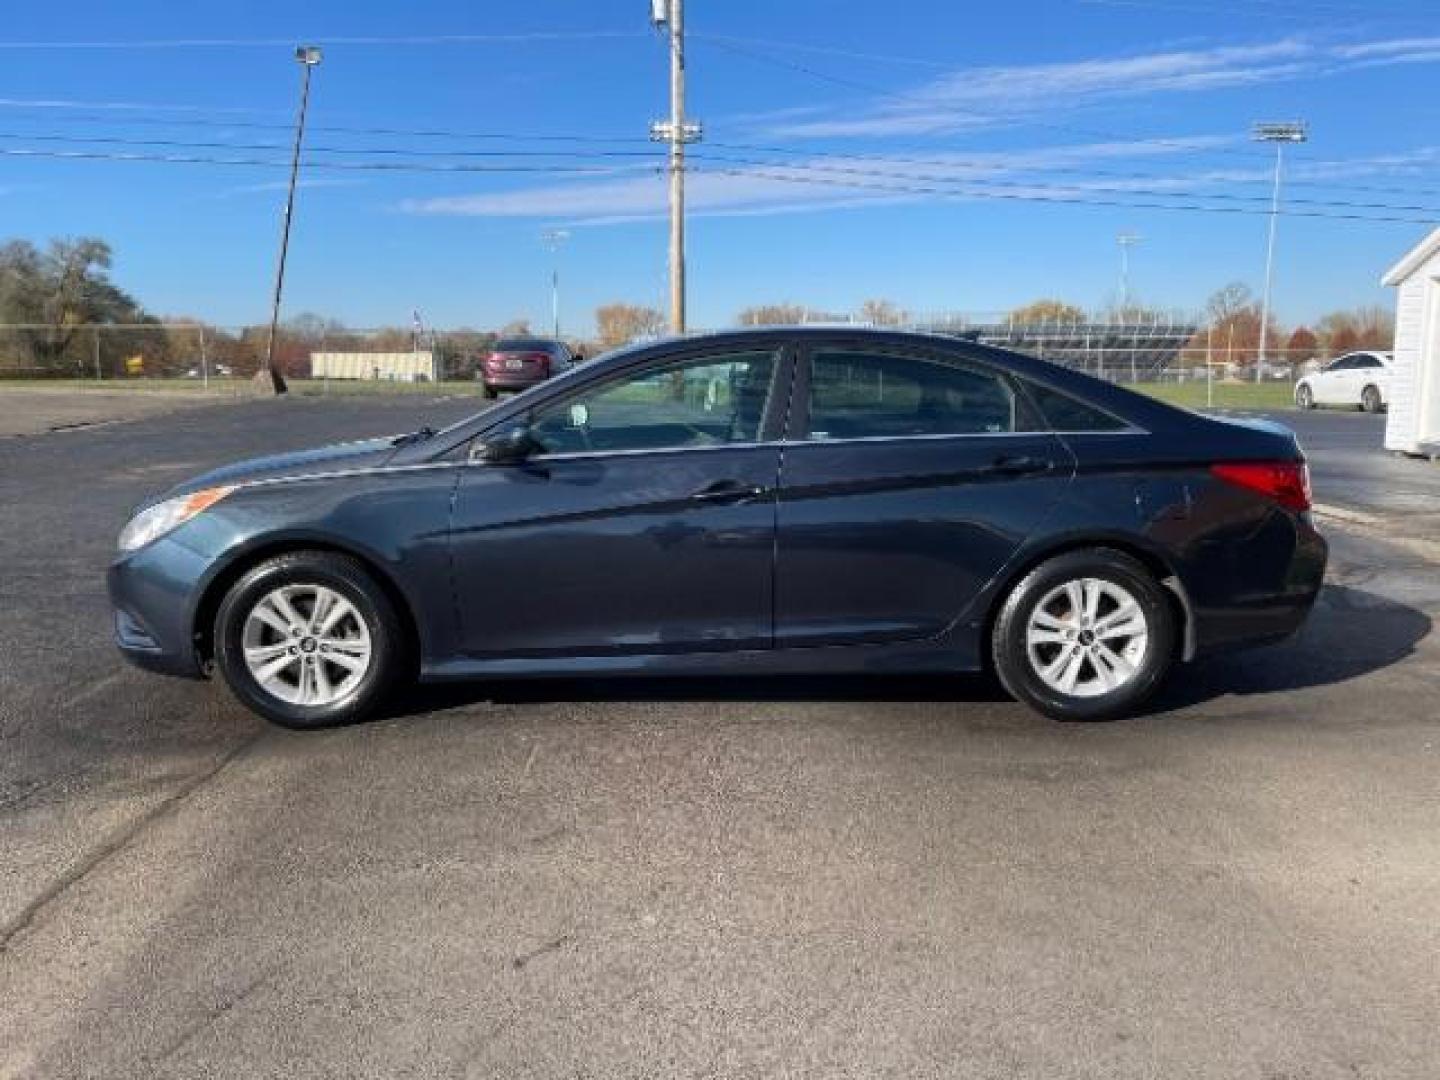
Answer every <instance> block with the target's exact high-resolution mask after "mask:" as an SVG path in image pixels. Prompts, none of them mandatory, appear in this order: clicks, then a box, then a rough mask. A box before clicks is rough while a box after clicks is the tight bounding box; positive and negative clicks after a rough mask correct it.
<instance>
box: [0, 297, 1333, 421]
mask: <svg viewBox="0 0 1440 1080" xmlns="http://www.w3.org/2000/svg"><path fill="white" fill-rule="evenodd" d="M856 325H864V324H856ZM905 326H906V327H907V328H912V329H920V330H927V331H931V332H939V333H945V334H952V335H954V336H957V337H962V338H966V339H969V340H975V341H980V342H984V343H986V344H993V345H998V346H1002V347H1004V348H1008V349H1013V350H1015V351H1017V352H1022V353H1026V354H1028V355H1032V356H1036V357H1039V358H1041V359H1044V360H1048V361H1051V362H1053V363H1057V364H1061V365H1064V366H1066V367H1071V368H1074V369H1077V370H1080V371H1083V372H1086V373H1087V374H1090V375H1095V376H1097V377H1100V378H1103V379H1107V380H1110V381H1112V382H1119V383H1125V384H1133V385H1135V386H1136V387H1137V389H1141V390H1146V391H1148V392H1152V393H1155V394H1156V395H1157V396H1160V397H1164V398H1167V399H1170V400H1174V401H1178V402H1180V403H1183V404H1187V405H1198V406H1213V407H1232V406H1253V407H1262V408H1276V407H1282V406H1285V405H1288V404H1290V403H1291V402H1293V393H1294V384H1295V381H1296V380H1297V379H1298V378H1300V377H1301V376H1302V375H1304V374H1306V373H1308V372H1310V371H1313V370H1316V369H1318V368H1319V367H1320V366H1322V364H1323V363H1325V362H1326V361H1327V360H1328V359H1329V357H1327V356H1326V355H1324V354H1323V353H1320V352H1316V351H1313V350H1312V351H1305V352H1291V351H1287V350H1284V349H1276V348H1271V349H1267V351H1266V356H1265V359H1264V361H1263V362H1259V360H1258V349H1257V348H1256V346H1255V344H1254V343H1253V342H1250V343H1240V342H1237V341H1236V340H1235V338H1234V336H1233V335H1227V334H1225V333H1224V332H1222V331H1220V330H1215V331H1213V332H1212V331H1211V330H1210V329H1209V328H1207V327H1204V326H1202V325H1198V324H1196V323H1194V322H1186V321H1184V320H1181V319H1174V320H1165V319H1156V320H1153V321H1145V322H1099V321H1097V322H1074V323H1025V324H1021V323H1013V322H1008V321H1004V320H1002V319H999V318H994V317H991V318H974V317H967V316H958V315H946V316H943V317H932V318H925V319H920V318H911V319H908V320H906V322H905ZM267 338H268V328H267V327H264V326H215V325H204V324H199V323H143V324H132V325H82V326H61V327H54V326H39V325H18V326H17V325H0V385H3V384H5V383H12V384H13V383H21V382H23V383H30V384H39V385H49V386H53V387H55V388H59V387H61V386H67V387H73V388H74V389H76V390H77V391H83V390H86V389H96V388H103V389H107V390H118V389H136V390H145V389H149V390H165V391H172V392H177V393H180V392H187V393H207V394H212V395H225V394H231V395H236V396H239V395H244V394H249V393H251V392H252V386H251V380H252V379H253V378H254V376H255V374H256V372H257V371H259V370H260V369H261V368H262V367H263V366H264V363H265V355H266V345H267ZM496 338H497V335H496V334H494V333H489V332H484V331H478V330H470V329H460V330H429V329H427V330H424V331H423V332H418V333H416V332H410V331H405V330H397V329H394V328H390V329H381V330H351V329H343V330H342V329H333V330H320V331H317V332H313V333H300V332H297V331H296V330H294V329H293V328H291V327H282V328H281V331H280V333H279V335H278V336H277V339H276V342H275V350H274V351H275V361H276V366H277V367H278V368H279V369H280V371H281V373H282V374H283V375H284V377H285V379H286V381H287V383H288V384H289V387H290V390H291V391H292V392H294V393H297V394H362V393H422V394H423V393H429V394H432V395H433V394H437V393H438V394H449V393H467V394H469V393H474V392H475V391H476V390H477V389H478V388H477V385H476V384H477V374H478V371H479V368H480V363H481V361H482V359H483V357H484V356H485V354H486V353H487V352H488V351H489V350H490V349H491V348H492V347H493V345H494V343H495V341H496ZM598 351H599V350H598V349H597V348H595V347H591V346H586V347H585V349H584V352H585V354H586V355H594V354H595V353H596V352H598Z"/></svg>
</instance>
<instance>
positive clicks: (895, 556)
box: [109, 328, 1326, 727]
mask: <svg viewBox="0 0 1440 1080" xmlns="http://www.w3.org/2000/svg"><path fill="white" fill-rule="evenodd" d="M1309 507H1310V492H1309V478H1308V474H1307V471H1306V467H1305V462H1304V457H1303V455H1302V454H1301V451H1300V448H1299V446H1298V445H1297V443H1296V441H1295V438H1294V436H1293V435H1292V434H1291V433H1290V432H1289V431H1288V430H1286V429H1284V428H1282V427H1279V426H1276V425H1263V424H1258V423H1257V424H1242V423H1238V422H1232V421H1223V420H1216V419H1209V418H1206V417H1202V416H1199V415H1196V414H1193V413H1190V412H1185V411H1181V410H1179V409H1174V408H1171V407H1169V406H1167V405H1164V404H1161V403H1159V402H1156V401H1154V400H1151V399H1149V398H1146V397H1142V396H1140V395H1137V394H1134V393H1131V392H1129V391H1126V390H1123V389H1120V388H1118V387H1114V386H1111V385H1109V384H1106V383H1103V382H1099V381H1096V380H1094V379H1091V378H1089V377H1087V376H1084V375H1081V374H1078V373H1077V372H1074V371H1070V370H1066V369H1062V368H1059V367H1055V366H1053V365H1051V364H1047V363H1045V362H1043V361H1039V360H1034V359H1030V358H1028V357H1024V356H1018V355H1015V354H1012V353H1008V352H1002V351H999V350H995V349H990V348H986V347H984V346H980V345H976V344H972V343H969V342H964V341H958V340H955V339H950V338H945V337H936V336H927V335H916V334H902V333H889V332H879V331H864V330H848V329H821V328H810V329H776V330H757V331H744V332H735V333H725V334H717V335H712V336H708V337H697V338H689V339H684V340H674V341H668V342H661V343H657V344H651V345H646V346H643V347H638V348H632V349H629V350H625V351H622V352H617V353H614V354H612V355H610V356H609V357H607V358H603V359H601V360H598V361H596V362H594V363H591V364H587V365H585V366H584V367H581V368H577V369H575V370H574V371H571V372H569V373H567V374H565V375H562V376H560V377H559V378H556V379H554V380H551V381H549V382H546V383H543V384H541V385H539V386H537V387H535V388H534V389H532V390H529V391H526V392H525V393H522V394H520V395H518V396H516V397H515V398H513V399H511V400H509V401H507V402H505V403H504V404H502V405H500V406H497V407H495V408H491V409H489V410H487V411H485V412H482V413H480V414H479V415H477V416H475V417H474V418H472V419H470V420H466V421H464V422H462V423H460V424H457V425H455V426H453V427H450V428H447V429H445V430H444V431H439V432H433V431H430V430H428V429H425V430H422V431H419V432H416V433H413V434H410V435H405V436H400V437H398V438H385V439H376V440H370V441H367V442H357V443H350V444H346V445H342V446H333V447H327V448H324V449H319V450H313V451H308V452H305V453H300V454H288V455H283V456H279V457H271V458H262V459H259V460H255V461H250V462H245V463H242V464H239V465H234V466H230V467H228V468H224V469H219V470H217V471H215V472H212V473H209V474H207V475H205V476H201V477H198V478H196V479H195V480H192V481H190V482H189V483H186V484H182V485H180V486H179V487H177V488H175V489H174V490H172V491H170V492H168V493H166V494H165V495H164V496H163V497H161V498H160V499H159V500H157V501H156V502H154V503H151V504H149V505H147V506H145V507H144V508H142V509H141V510H140V511H139V512H138V513H137V514H136V515H135V517H134V518H133V519H132V520H131V521H130V522H129V524H127V525H126V526H125V529H124V531H123V533H122V534H121V537H120V551H119V554H118V556H117V558H116V561H115V563H114V565H113V566H112V567H111V569H110V577H109V580H110V593H111V597H112V599H113V602H114V606H115V632H116V637H117V639H118V641H119V645H120V648H121V649H122V650H123V652H124V653H125V655H126V656H128V657H129V658H130V659H131V660H133V661H135V662H136V663H138V664H141V665H142V666H145V667H148V668H152V669H154V670H158V671H164V672H168V673H171V674H179V675H191V676H197V675H203V674H206V673H209V672H211V671H212V670H214V671H218V672H219V673H220V675H221V676H222V677H223V678H224V679H225V681H226V682H227V683H228V684H229V685H230V687H231V689H232V690H233V691H234V692H235V694H236V695H237V696H238V697H239V698H240V699H241V700H242V701H243V702H244V703H245V704H247V705H249V706H250V707H251V708H253V709H254V710H256V711H257V712H259V713H262V714H263V715H265V716H267V717H269V718H271V719H272V720H275V721H278V722H280V723H282V724H287V725H292V726H296V727H311V726H318V725H323V724H332V723H336V722H341V721H346V720H351V719H354V718H357V717H360V716H362V715H365V714H368V713H370V712H372V711H373V710H375V709H376V708H377V707H379V706H380V705H381V704H382V702H384V700H385V699H386V697H387V695H390V694H392V693H394V692H396V691H397V690H398V689H399V688H400V687H402V686H403V685H405V684H406V683H407V682H408V681H409V680H411V679H413V678H415V677H418V678H419V679H421V680H423V681H426V682H434V681H441V680H456V679H493V678H499V677H504V676H524V677H534V676H543V675H576V674H586V675H595V674H615V675H620V674H666V675H674V674H692V675H718V674H728V673H747V674H756V673H765V672H877V673H887V674H892V675H895V676H902V675H904V674H906V673H912V672H971V671H979V670H982V669H986V668H991V669H993V670H994V672H995V674H996V675H997V676H998V677H999V679H1000V681H1001V682H1002V683H1003V684H1004V686H1005V687H1006V688H1007V689H1008V690H1009V691H1010V692H1011V693H1012V694H1013V695H1014V696H1015V697H1017V698H1019V699H1021V700H1022V701H1025V702H1027V703H1028V704H1030V705H1032V706H1033V707H1035V708H1036V709H1038V710H1040V711H1041V712H1043V713H1046V714H1047V715H1050V716H1053V717H1057V718H1061V719H1092V718H1101V717H1111V716H1116V715H1119V714H1122V713H1124V712H1125V711H1127V710H1130V709H1133V708H1134V707H1135V706H1136V705H1138V704H1139V703H1140V702H1141V701H1143V700H1144V699H1145V698H1146V697H1147V696H1148V695H1149V694H1150V693H1151V692H1152V691H1153V690H1154V689H1155V687H1156V686H1157V685H1158V684H1159V682H1160V681H1161V679H1162V678H1163V677H1164V676H1165V674H1166V672H1167V671H1168V670H1169V669H1170V667H1171V666H1172V664H1173V663H1174V662H1175V661H1177V660H1189V659H1191V658H1193V657H1195V656H1197V655H1200V654H1202V653H1207V652H1211V651H1213V650H1219V649H1226V648H1231V647H1235V646H1246V645H1256V644H1262V643H1265V642H1270V641H1275V640H1277V639H1280V638H1283V637H1285V636H1286V635H1288V634H1290V633H1292V632H1293V631H1294V630H1295V629H1296V628H1297V627H1298V626H1299V625H1300V624H1301V622H1302V621H1303V620H1304V618H1305V616H1306V614H1307V612H1308V611H1309V610H1310V607H1311V605H1312V603H1313V602H1314V600H1315V596H1316V593H1317V592H1318V591H1319V588H1320V583H1321V578H1322V576H1323V574H1324V570H1325V559H1326V546H1325V542H1324V541H1323V540H1322V539H1321V537H1320V536H1319V535H1318V534H1317V533H1316V531H1315V528H1314V525H1313V523H1312V521H1311V517H1310V513H1309Z"/></svg>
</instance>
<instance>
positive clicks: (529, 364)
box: [478, 338, 575, 398]
mask: <svg viewBox="0 0 1440 1080" xmlns="http://www.w3.org/2000/svg"><path fill="white" fill-rule="evenodd" d="M574 363H575V358H574V357H573V356H572V355H571V353H570V349H569V348H568V347H567V346H566V345H565V343H564V342H563V341H554V340H552V339H550V338H501V339H500V340H499V341H497V342H496V343H495V348H494V349H492V350H491V351H490V352H489V354H487V355H486V357H485V359H484V360H482V361H481V363H480V371H479V373H478V374H479V378H480V381H481V383H482V384H483V385H484V387H485V396H486V397H487V398H495V397H499V396H500V391H501V390H528V389H529V388H530V387H532V386H534V385H535V384H536V383H542V382H544V381H545V380H546V379H548V378H550V377H551V376H552V375H559V374H561V373H562V372H565V371H569V370H570V368H571V367H572V366H573V365H574Z"/></svg>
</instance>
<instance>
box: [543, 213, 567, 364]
mask: <svg viewBox="0 0 1440 1080" xmlns="http://www.w3.org/2000/svg"><path fill="white" fill-rule="evenodd" d="M540 239H541V240H542V241H543V242H544V244H545V250H546V251H548V252H550V256H551V259H550V321H551V322H552V323H553V324H554V330H555V340H556V341H559V340H560V245H561V244H563V243H565V241H566V240H569V239H570V232H569V230H568V229H546V230H545V231H544V232H543V233H541V234H540Z"/></svg>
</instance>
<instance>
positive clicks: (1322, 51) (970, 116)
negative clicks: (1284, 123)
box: [765, 37, 1440, 138]
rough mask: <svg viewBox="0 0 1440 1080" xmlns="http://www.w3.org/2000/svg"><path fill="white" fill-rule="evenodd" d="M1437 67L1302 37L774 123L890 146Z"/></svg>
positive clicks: (1371, 44)
mask: <svg viewBox="0 0 1440 1080" xmlns="http://www.w3.org/2000/svg"><path fill="white" fill-rule="evenodd" d="M1437 59H1440V38H1394V39H1383V40H1376V41H1368V42H1358V43H1348V44H1344V45H1327V44H1323V43H1319V42H1316V41H1313V40H1309V39H1305V38H1300V37H1287V38H1282V39H1280V40H1278V41H1271V42H1263V43H1259V44H1249V45H1220V46H1211V47H1194V48H1183V49H1167V50H1163V51H1159V52H1153V53H1146V54H1140V55H1134V56H1120V57H1099V58H1095V59H1092V60H1081V61H1073V62H1066V63H1046V64H1021V65H1009V66H997V67H981V68H970V69H966V70H964V71H956V72H953V73H950V74H946V75H943V76H941V77H939V78H936V79H932V80H930V81H928V82H926V83H923V84H921V85H919V86H918V87H916V88H914V89H912V90H906V91H897V92H894V93H886V94H879V93H877V94H876V96H875V98H874V99H873V100H872V103H871V104H870V105H869V106H868V107H862V109H861V111H860V112H859V114H858V115H857V114H855V112H854V110H853V109H850V110H848V111H847V112H846V114H845V115H840V114H839V113H838V112H836V113H835V114H833V115H830V116H819V117H808V118H802V119H796V118H794V117H789V116H785V115H782V114H780V113H776V114H775V115H773V116H772V117H771V118H770V120H769V121H766V122H765V128H766V132H767V134H769V135H771V136H774V137H783V138H841V137H847V138H848V137H888V136H906V135H909V136H914V135H927V134H940V133H944V132H953V131H963V130H968V129H976V128H985V127H992V126H995V125H997V124H1004V123H1013V122H1014V121H1016V120H1018V119H1023V118H1026V117H1031V116H1038V115H1042V114H1043V115H1054V114H1055V113H1056V112H1057V111H1060V112H1063V111H1065V110H1068V109H1076V108H1081V107H1084V106H1089V105H1095V104H1098V103H1103V102H1109V101H1120V100H1126V99H1137V98H1149V97H1154V96H1157V95H1163V94H1185V93H1198V92H1204V91H1214V90H1224V89H1233V88H1235V87H1245V86H1254V85H1259V84H1263V83H1273V82H1284V81H1291V80H1296V79H1301V78H1309V77H1315V76H1321V75H1327V74H1333V73H1336V72H1339V71H1344V70H1350V69H1355V68H1360V67H1374V66H1378V65H1381V64H1402V63H1406V64H1414V63H1428V62H1432V61H1435V60H1437Z"/></svg>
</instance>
